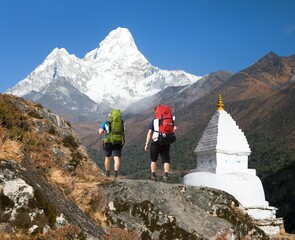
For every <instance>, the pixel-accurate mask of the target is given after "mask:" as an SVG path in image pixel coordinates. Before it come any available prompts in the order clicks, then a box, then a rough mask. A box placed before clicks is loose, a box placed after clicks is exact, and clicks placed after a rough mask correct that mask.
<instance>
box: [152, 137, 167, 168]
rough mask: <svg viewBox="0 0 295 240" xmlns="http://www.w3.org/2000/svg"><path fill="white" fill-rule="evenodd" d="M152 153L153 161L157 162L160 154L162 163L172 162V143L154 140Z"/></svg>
mask: <svg viewBox="0 0 295 240" xmlns="http://www.w3.org/2000/svg"><path fill="white" fill-rule="evenodd" d="M150 154H151V161H152V162H156V161H157V160H158V157H159V154H160V155H161V158H162V163H170V144H167V145H160V144H157V143H154V142H152V144H151V152H150Z"/></svg>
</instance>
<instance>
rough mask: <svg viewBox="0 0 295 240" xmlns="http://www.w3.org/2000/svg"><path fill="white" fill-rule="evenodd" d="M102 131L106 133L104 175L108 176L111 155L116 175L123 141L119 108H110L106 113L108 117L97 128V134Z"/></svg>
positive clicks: (104, 140)
mask: <svg viewBox="0 0 295 240" xmlns="http://www.w3.org/2000/svg"><path fill="white" fill-rule="evenodd" d="M104 132H105V133H106V137H105V138H104V139H103V148H104V150H105V162H104V165H105V171H106V176H107V177H109V176H110V167H111V158H112V156H113V157H114V171H115V177H117V176H118V171H119V168H120V160H121V151H122V147H123V144H124V142H125V134H124V122H123V120H122V114H121V111H120V110H119V109H114V110H112V111H111V113H110V114H109V115H108V119H107V120H105V121H104V122H103V124H102V126H101V128H100V129H99V130H98V133H99V134H103V133H104Z"/></svg>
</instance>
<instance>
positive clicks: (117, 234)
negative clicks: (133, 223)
mask: <svg viewBox="0 0 295 240" xmlns="http://www.w3.org/2000/svg"><path fill="white" fill-rule="evenodd" d="M101 239H102V240H114V239H120V240H138V239H140V237H139V236H138V234H137V233H135V232H133V231H129V230H124V229H121V228H111V229H110V231H109V233H108V234H107V235H104V236H102V238H101Z"/></svg>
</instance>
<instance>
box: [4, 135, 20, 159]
mask: <svg viewBox="0 0 295 240" xmlns="http://www.w3.org/2000/svg"><path fill="white" fill-rule="evenodd" d="M0 136H3V135H1V132H0ZM22 157H23V154H22V151H21V143H20V142H17V141H13V140H10V139H7V140H4V138H1V139H0V159H1V158H2V159H13V160H14V161H16V162H21V159H22Z"/></svg>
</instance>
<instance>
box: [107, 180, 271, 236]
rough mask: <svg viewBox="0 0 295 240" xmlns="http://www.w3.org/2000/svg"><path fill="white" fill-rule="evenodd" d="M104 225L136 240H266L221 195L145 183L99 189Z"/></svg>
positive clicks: (228, 198) (229, 199) (123, 183)
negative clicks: (102, 193)
mask: <svg viewBox="0 0 295 240" xmlns="http://www.w3.org/2000/svg"><path fill="white" fill-rule="evenodd" d="M105 192H106V196H107V207H106V209H105V216H106V218H107V223H108V224H109V225H111V226H114V225H116V226H118V227H120V228H124V229H134V230H135V231H136V232H137V234H138V236H139V239H267V236H266V235H265V234H264V233H263V232H262V231H261V230H260V229H258V228H257V227H256V226H255V225H253V224H252V223H251V219H250V218H249V216H248V215H247V214H246V212H245V209H244V208H243V207H241V205H240V204H239V203H238V202H237V200H235V199H234V198H233V197H232V196H231V195H229V194H226V193H225V192H222V191H218V190H213V189H208V188H197V187H190V186H184V185H181V184H166V183H161V182H152V181H149V180H117V181H114V182H113V183H111V184H109V185H108V186H107V187H105Z"/></svg>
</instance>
